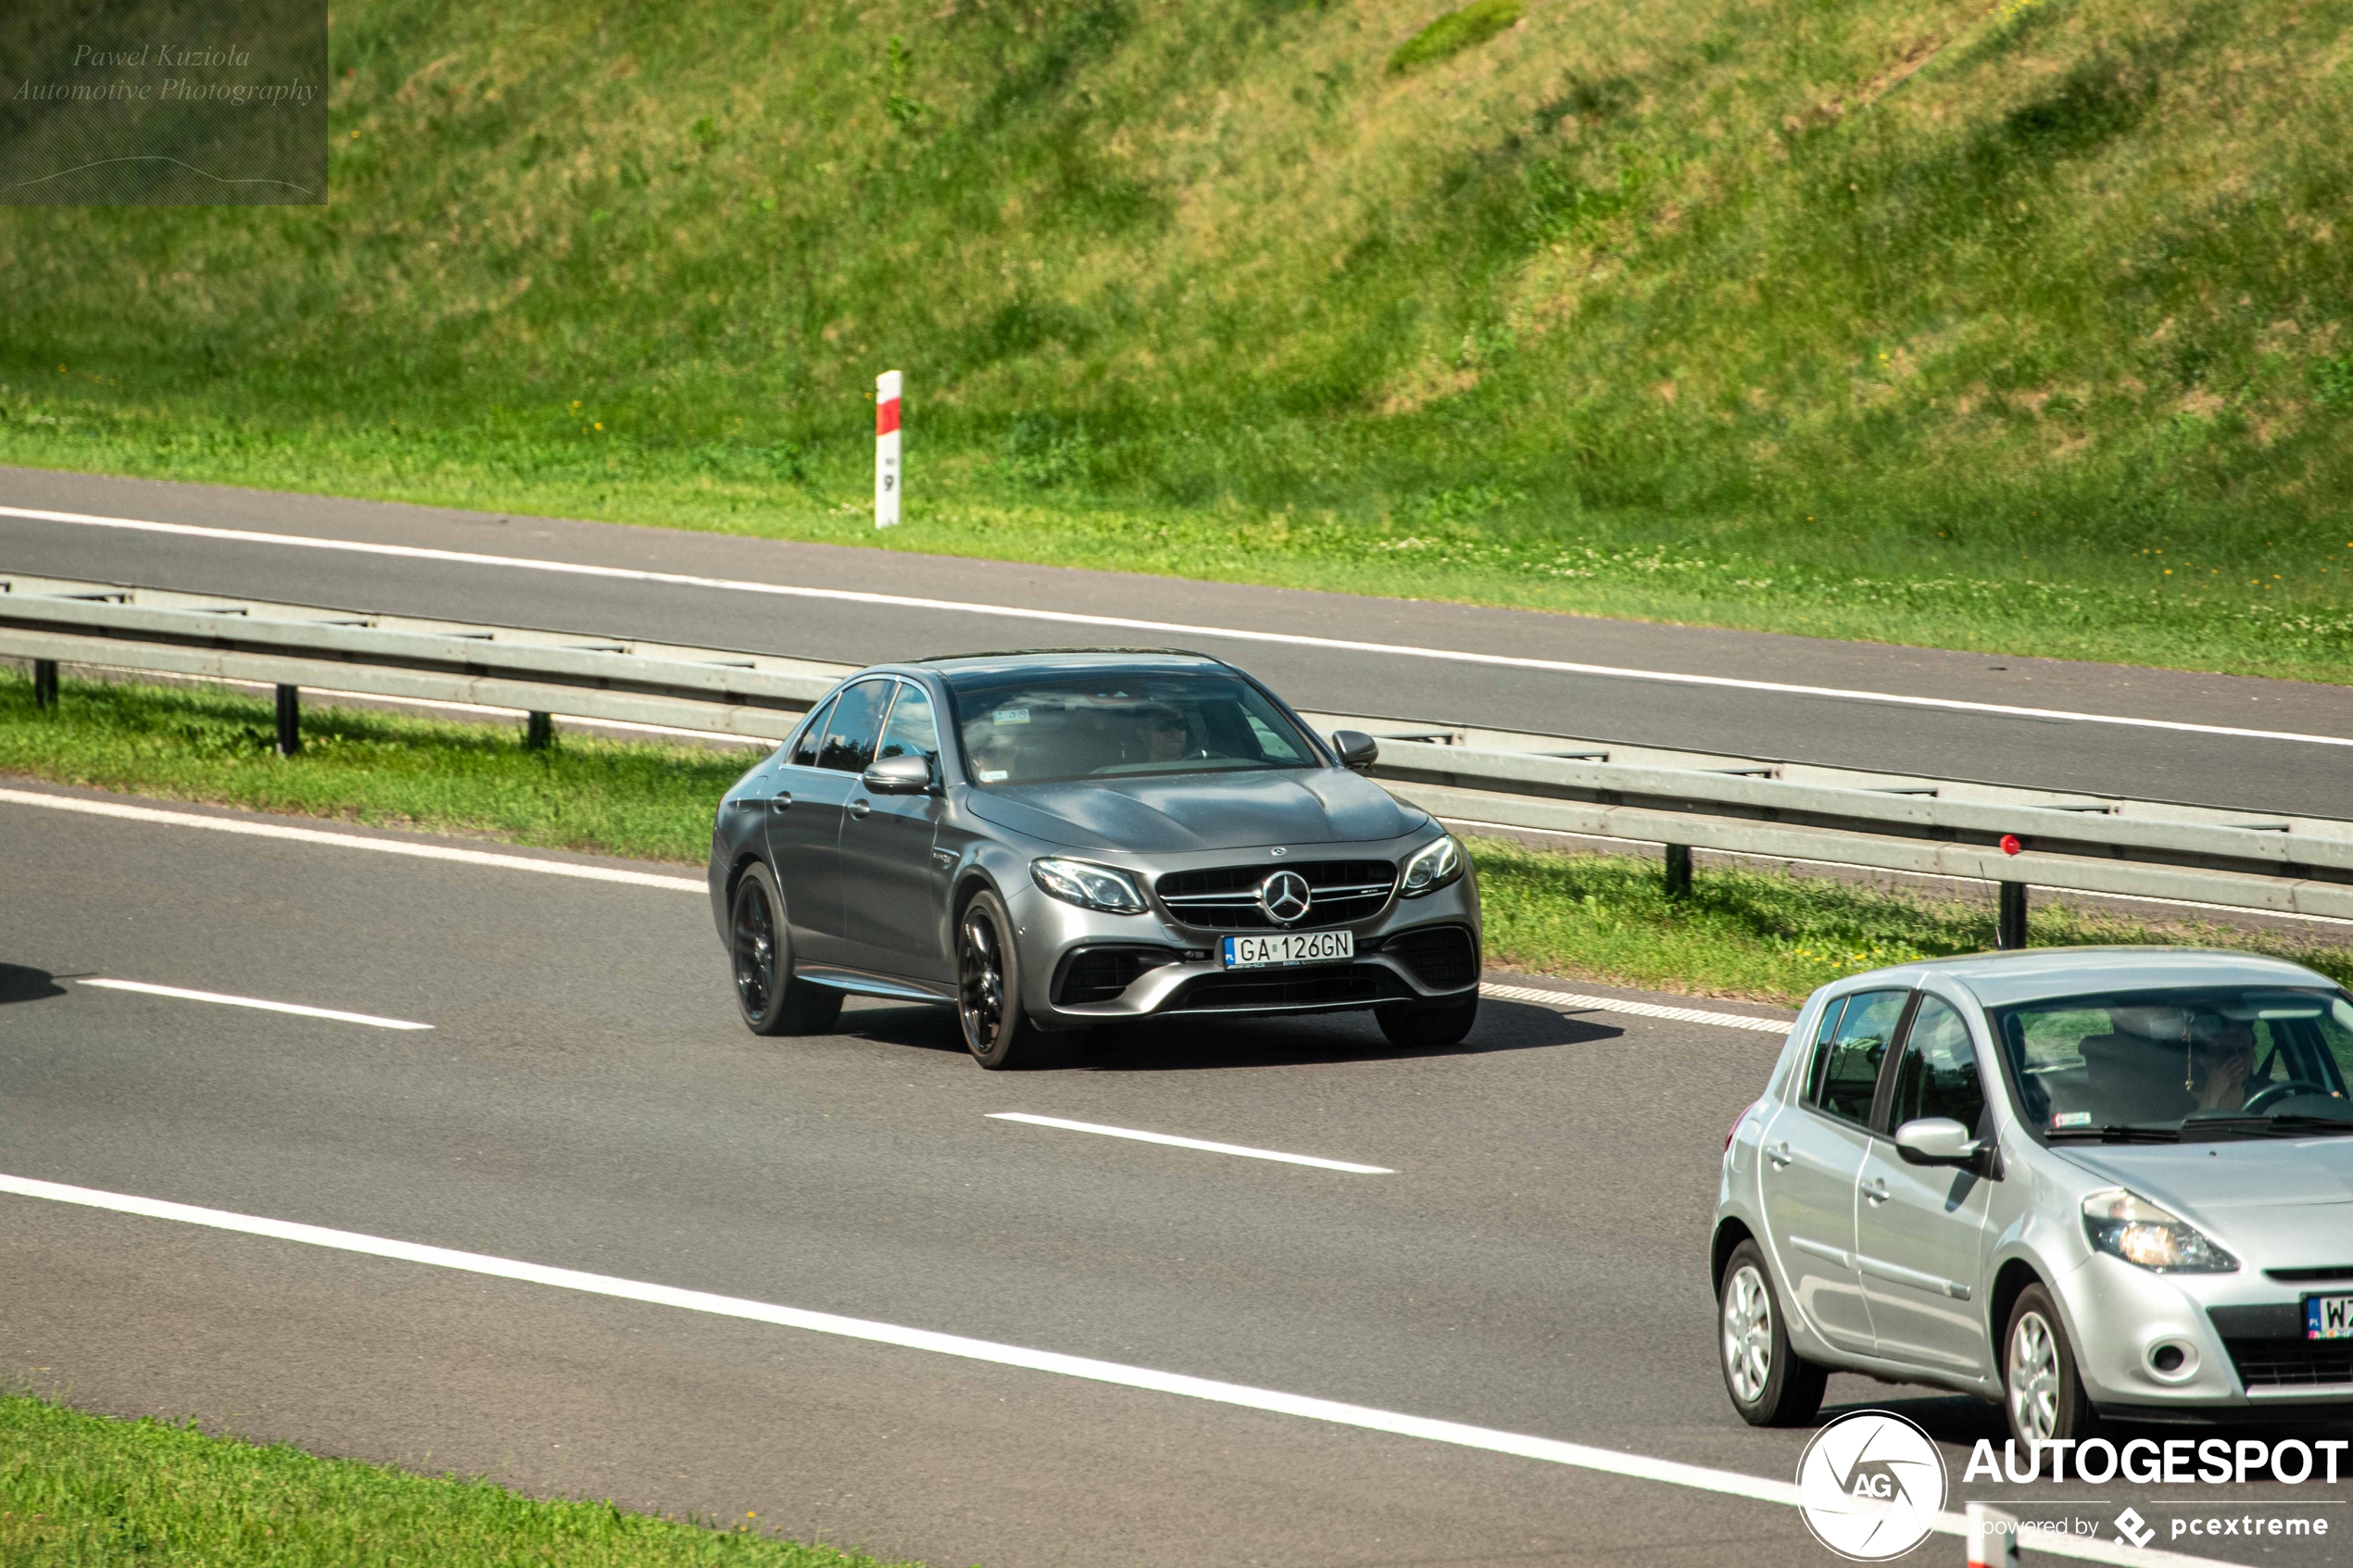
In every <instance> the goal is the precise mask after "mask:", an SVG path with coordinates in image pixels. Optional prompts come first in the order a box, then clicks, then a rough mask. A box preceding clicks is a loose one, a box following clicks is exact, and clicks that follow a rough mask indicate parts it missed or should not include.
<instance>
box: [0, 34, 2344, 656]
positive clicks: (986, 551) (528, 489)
mask: <svg viewBox="0 0 2353 1568" xmlns="http://www.w3.org/2000/svg"><path fill="white" fill-rule="evenodd" d="M1441 3H1442V0H1441ZM1437 8H1438V7H1437V6H1432V5H1431V4H1430V0H1365V3H1364V4H1360V5H1351V6H1325V5H1308V4H1304V3H1303V0H1199V3H1197V4H1191V5H1185V6H1147V5H1142V4H1139V3H1137V0H1068V3H1061V0H1053V3H1049V0H1005V3H1001V4H1000V3H991V4H988V5H961V4H959V5H950V6H934V5H932V4H931V3H930V0H876V3H875V4H874V5H871V6H865V7H862V8H861V9H859V10H858V11H857V12H856V13H855V14H854V15H853V14H852V13H851V12H850V11H848V10H844V9H841V8H838V7H834V8H827V7H823V6H808V5H785V6H766V5H752V4H748V3H746V0H679V3H678V4H676V5H673V6H653V7H637V8H634V9H633V8H628V7H622V8H619V9H616V8H613V7H609V6H607V7H598V6H585V7H584V6H565V5H560V4H558V3H557V0H513V3H511V4H508V5H503V6H465V5H460V4H459V3H458V0H349V3H348V4H345V5H339V6H337V7H336V10H335V17H334V28H333V36H332V41H331V50H332V65H333V86H332V91H331V94H330V114H331V116H332V119H333V143H332V146H333V153H332V176H331V185H332V200H331V201H330V202H329V203H328V204H327V205H325V206H321V207H270V208H231V207H104V206H87V207H0V276H6V278H8V279H9V280H10V282H11V283H12V284H14V285H15V286H14V287H13V288H12V290H11V293H10V296H9V302H8V303H9V309H8V311H7V312H6V318H5V320H4V321H0V383H5V390H0V461H5V462H18V463H28V464H36V465H46V466H54V467H59V468H68V469H84V470H107V471H120V472H130V473H140V474H155V475H173V476H180V477H185V478H191V479H206V480H216V481H226V482H232V483H245V484H255V485H261V486H266V487H272V488H281V489H289V490H316V491H321V492H333V493H341V494H353V495H378V496H385V497H393V498H404V499H412V500H420V501H434V502H444V503H450V504H456V505H466V506H481V507H486V508H496V509H498V510H501V511H524V512H541V513H571V514H574V515H582V516H589V517H600V518H610V519H614V520H617V521H633V522H649V523H661V524H666V525H673V526H683V527H694V528H715V529H730V530H737V531H742V532H747V533H761V534H770V535H775V536H779V537H794V538H812V539H837V540H841V541H844V542H851V541H858V542H866V543H875V542H876V541H875V537H874V534H873V532H872V530H871V529H869V528H867V527H866V526H865V525H864V521H863V520H864V519H865V517H866V516H868V515H869V514H868V509H867V508H868V502H867V500H866V497H867V496H869V495H870V494H871V491H870V488H869V485H870V478H869V474H870V468H869V465H870V463H871V454H872V448H871V445H869V433H870V431H871V428H872V427H871V419H870V406H869V404H868V401H867V399H868V397H869V396H870V395H871V389H872V387H873V385H874V382H873V377H874V375H875V372H876V371H877V370H884V369H889V368H900V369H904V370H906V371H907V372H908V376H909V389H910V390H909V396H908V401H907V432H908V434H907V443H908V445H907V469H906V472H907V477H908V485H909V495H910V496H911V499H910V501H909V511H908V521H907V522H906V525H905V526H904V528H903V529H902V530H900V533H898V534H897V535H896V536H894V537H892V538H891V539H889V540H887V542H886V543H887V545H888V546H889V547H893V548H919V549H931V550H946V551H955V552H965V553H971V554H975V555H986V556H996V557H1002V558H1020V559H1038V560H1049V561H1059V562H1067V563H1070V564H1074V565H1094V566H1118V567H1134V568H1138V569H1140V570H1144V571H1161V572H1174V573H1178V574H1183V575H1189V576H1204V577H1211V578H1221V579H1232V580H1243V581H1252V582H1266V583H1300V584H1303V585H1314V586H1327V587H1333V588H1344V589H1355V590H1367V591H1378V592H1393V593H1404V594H1411V595H1416V596H1440V597H1447V598H1458V599H1466V600H1478V601H1483V602H1495V603H1504V604H1523V605H1531V606H1540V607H1544V608H1555V609H1574V610H1585V611H1592V612H1596V613H1602V614H1608V615H1619V616H1638V617H1645V618H1652V619H1663V620H1669V621H1695V622H1707V623H1713V624H1722V625H1733V626H1749V627H1761V628H1767V629H1774V630H1783V631H1791V632H1801V633H1818V634H1824V635H1831V636H1841V637H1866V638H1884V639H1888V640H1892V641H1897V642H1914V643H1927V644H1938V645H1944V646H1956V647H1965V648H1983V649H2000V650H2004V651H2010V652H2032V653H2046V654H2056V655H2067V656H2076V657H2092V658H2102V659H2120V660H2124V661H2128V662H2140V663H2170V664H2179V665H2185V666H2194V667H2201V668H2213V669H2227V670H2243V671H2268V672H2272V673H2278V674H2286V675H2295V676H2300V677H2305V678H2309V679H2313V680H2320V681H2342V680H2345V679H2346V678H2347V672H2348V671H2353V548H2348V547H2347V546H2348V543H2353V530H2348V529H2347V528H2346V527H2345V526H2344V509H2343V507H2342V503H2341V497H2342V496H2344V495H2347V494H2348V493H2353V440H2348V439H2347V435H2348V433H2349V432H2353V422H2349V421H2353V308H2349V307H2348V305H2347V302H2348V301H2353V245H2347V244H2346V243H2345V242H2344V237H2343V235H2342V234H2341V233H2340V232H2338V231H2339V230H2340V229H2341V228H2342V227H2343V221H2344V220H2343V214H2344V210H2345V204H2346V200H2347V194H2348V193H2353V134H2348V133H2347V132H2349V131H2353V92H2348V91H2347V82H2348V81H2353V65H2348V63H2347V50H2346V44H2345V40H2346V38H2347V36H2348V34H2347V29H2348V27H2353V0H2314V3H2313V4H2309V5H2302V6H2269V7H2262V6H2258V7H2245V6H2229V5H2224V4H2221V3H2220V0H2149V3H2147V4H2144V5H2137V6H2120V5H2104V6H2103V5H2091V4H2085V3H2082V0H1999V3H1991V0H1852V3H1850V4H1843V5H1835V6H1831V5H1824V4H1822V3H1820V0H1651V3H1646V4H1644V5H1642V6H1632V7H1629V6H1530V7H1529V8H1528V9H1527V10H1526V12H1525V14H1524V15H1523V16H1522V18H1521V19H1520V20H1519V21H1518V22H1517V23H1516V24H1515V25H1513V26H1511V27H1509V28H1506V29H1504V30H1503V31H1498V32H1495V33H1493V34H1492V35H1491V36H1488V37H1485V38H1484V39H1483V40H1482V41H1481V42H1479V43H1478V44H1477V46H1476V47H1466V48H1463V49H1462V50H1461V51H1460V52H1459V53H1455V54H1453V55H1451V56H1448V57H1445V58H1441V59H1434V60H1428V61H1426V62H1425V63H1424V64H1422V65H1420V66H1419V67H1418V68H1417V69H1414V70H1413V71H1411V72H1410V73H1406V74H1403V75H1397V74H1392V73H1390V70H1389V69H1388V61H1389V60H1390V57H1391V56H1392V55H1393V54H1395V53H1396V52H1397V51H1398V50H1399V49H1400V47H1401V45H1403V46H1404V47H1405V48H1406V49H1407V50H1409V51H1410V50H1412V49H1413V48H1414V43H1413V41H1414V40H1415V39H1416V35H1417V34H1422V33H1423V30H1425V29H1430V31H1428V33H1427V34H1426V36H1428V37H1429V38H1430V39H1432V40H1433V41H1435V42H1439V43H1445V44H1453V43H1460V42H1463V41H1465V40H1467V39H1468V38H1469V37H1471V36H1472V35H1473V34H1474V33H1476V32H1478V31H1480V27H1479V26H1478V25H1474V24H1475V23H1478V24H1482V25H1483V23H1485V22H1492V21H1494V20H1496V19H1499V18H1501V17H1502V16H1504V14H1505V13H1506V11H1507V10H1508V6H1502V5H1498V4H1491V3H1487V0H1482V3H1481V4H1479V5H1476V6H1469V7H1466V8H1465V9H1462V10H1458V11H1455V12H1453V14H1452V16H1451V17H1450V18H1448V19H1443V20H1441V21H1440V22H1438V23H1437V24H1436V25H1435V27H1432V19H1431V13H1432V11H1433V10H1435V9H1437ZM0 108H5V106H0ZM0 119H6V115H5V114H0Z"/></svg>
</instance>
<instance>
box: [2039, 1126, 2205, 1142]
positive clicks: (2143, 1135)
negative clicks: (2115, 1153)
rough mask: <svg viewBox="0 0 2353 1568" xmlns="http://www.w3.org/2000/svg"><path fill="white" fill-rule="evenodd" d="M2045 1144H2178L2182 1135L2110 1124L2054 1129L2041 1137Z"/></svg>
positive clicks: (2168, 1129) (2174, 1131)
mask: <svg viewBox="0 0 2353 1568" xmlns="http://www.w3.org/2000/svg"><path fill="white" fill-rule="evenodd" d="M2043 1141H2044V1142H2045V1143H2180V1142H2181V1141H2182V1134H2181V1131H2180V1129H2179V1128H2175V1127H2128V1126H2124V1125H2121V1124H2120V1123H2109V1124H2108V1125H2107V1126H2105V1127H2054V1128H2052V1129H2051V1130H2050V1131H2049V1132H2047V1133H2045V1134H2044V1135H2043Z"/></svg>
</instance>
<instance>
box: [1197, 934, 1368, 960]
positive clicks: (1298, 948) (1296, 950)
mask: <svg viewBox="0 0 2353 1568" xmlns="http://www.w3.org/2000/svg"><path fill="white" fill-rule="evenodd" d="M1355 956H1356V934H1355V933H1354V932H1353V931H1284V932H1278V933H1277V934H1276V935H1271V936H1228V937H1227V938H1226V951H1225V960H1226V967H1227V969H1280V968H1283V967H1285V966H1287V965H1290V964H1302V963H1346V962H1347V961H1348V960H1351V959H1353V958H1354V957H1355Z"/></svg>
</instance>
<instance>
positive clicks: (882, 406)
mask: <svg viewBox="0 0 2353 1568" xmlns="http://www.w3.org/2000/svg"><path fill="white" fill-rule="evenodd" d="M899 380H900V378H899V372H898V371H897V370H885V371H884V372H883V373H882V374H881V375H878V376H876V377H875V527H876V528H889V527H892V526H894V525H896V524H897V523H898V521H899V490H900V485H899Z"/></svg>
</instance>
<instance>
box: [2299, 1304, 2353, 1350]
mask: <svg viewBox="0 0 2353 1568" xmlns="http://www.w3.org/2000/svg"><path fill="white" fill-rule="evenodd" d="M2304 1337H2305V1338H2307V1339H2353V1296H2307V1297H2306V1298H2304Z"/></svg>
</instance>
